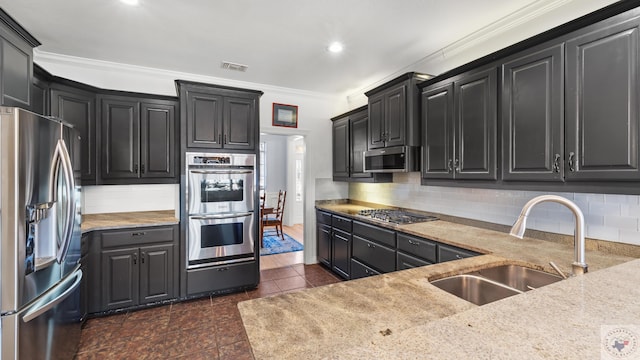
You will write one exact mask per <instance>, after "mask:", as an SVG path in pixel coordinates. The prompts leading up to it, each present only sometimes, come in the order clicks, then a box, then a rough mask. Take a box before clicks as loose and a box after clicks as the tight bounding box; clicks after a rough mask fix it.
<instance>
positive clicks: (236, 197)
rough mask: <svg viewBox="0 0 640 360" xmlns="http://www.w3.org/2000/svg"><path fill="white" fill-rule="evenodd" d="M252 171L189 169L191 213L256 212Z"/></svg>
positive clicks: (188, 194)
mask: <svg viewBox="0 0 640 360" xmlns="http://www.w3.org/2000/svg"><path fill="white" fill-rule="evenodd" d="M253 189H254V172H253V169H251V168H244V169H238V168H231V167H229V168H206V167H198V168H191V167H190V168H189V169H188V186H187V199H188V205H187V206H188V212H189V214H190V215H191V214H219V213H243V212H249V211H253V210H254V208H253V207H254V201H253Z"/></svg>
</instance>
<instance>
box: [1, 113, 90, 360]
mask: <svg viewBox="0 0 640 360" xmlns="http://www.w3.org/2000/svg"><path fill="white" fill-rule="evenodd" d="M78 149H79V137H78V135H77V132H76V131H75V130H74V129H73V128H72V127H71V126H70V125H68V124H65V123H63V122H62V121H60V120H57V119H53V118H47V117H43V116H40V115H37V114H34V113H31V112H29V111H26V110H23V109H19V108H11V107H0V187H1V190H2V192H1V194H0V206H1V207H0V285H1V287H0V313H1V319H2V321H1V329H0V330H1V334H2V341H1V346H2V347H1V348H0V354H1V360H12V359H29V360H31V359H72V358H73V356H74V354H75V352H76V350H77V346H78V342H79V340H80V325H81V322H80V321H81V317H82V315H83V314H82V311H81V309H80V282H81V280H82V271H81V270H80V264H79V260H80V236H81V234H80V221H81V217H80V177H79V175H80V174H79V171H74V169H76V170H79V167H78V166H77V164H74V161H73V159H76V158H78V155H79V154H78ZM74 165H76V166H75V168H74Z"/></svg>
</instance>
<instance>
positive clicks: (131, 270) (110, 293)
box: [101, 248, 140, 310]
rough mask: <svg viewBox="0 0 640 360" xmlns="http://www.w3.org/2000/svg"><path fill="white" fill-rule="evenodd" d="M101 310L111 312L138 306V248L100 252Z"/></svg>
mask: <svg viewBox="0 0 640 360" xmlns="http://www.w3.org/2000/svg"><path fill="white" fill-rule="evenodd" d="M101 257H102V259H101V263H102V269H101V273H102V309H103V310H113V309H121V308H127V307H132V306H134V305H138V303H139V300H138V296H139V293H140V291H139V279H140V276H139V271H140V270H139V266H138V248H128V249H117V250H105V251H103V252H102V256H101Z"/></svg>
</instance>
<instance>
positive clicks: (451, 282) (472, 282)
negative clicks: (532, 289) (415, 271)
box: [431, 274, 522, 305]
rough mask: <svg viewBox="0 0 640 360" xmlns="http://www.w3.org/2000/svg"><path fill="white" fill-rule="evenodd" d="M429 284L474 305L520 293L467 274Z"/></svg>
mask: <svg viewBox="0 0 640 360" xmlns="http://www.w3.org/2000/svg"><path fill="white" fill-rule="evenodd" d="M431 284H433V285H435V286H437V287H439V288H440V289H442V290H444V291H446V292H448V293H450V294H453V295H455V296H457V297H459V298H462V299H464V300H467V301H469V302H472V303H474V304H476V305H484V304H488V303H490V302H493V301H497V300H500V299H504V298H506V297H509V296H513V295H517V294H520V293H522V291H517V290H516V289H512V288H509V287H507V286H504V285H502V284H499V283H497V282H494V281H491V280H488V279H484V278H481V277H479V276H476V275H469V274H465V275H455V276H450V277H447V278H444V279H440V280H435V281H432V282H431Z"/></svg>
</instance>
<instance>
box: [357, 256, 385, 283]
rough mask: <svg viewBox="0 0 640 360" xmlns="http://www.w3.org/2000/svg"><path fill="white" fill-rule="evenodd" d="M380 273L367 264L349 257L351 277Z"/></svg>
mask: <svg viewBox="0 0 640 360" xmlns="http://www.w3.org/2000/svg"><path fill="white" fill-rule="evenodd" d="M373 275H380V273H379V272H377V271H375V270H373V269H372V268H370V267H368V266H367V265H365V264H363V263H361V262H359V261H358V260H356V259H351V279H352V280H353V279H360V278H363V277H367V276H373Z"/></svg>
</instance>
